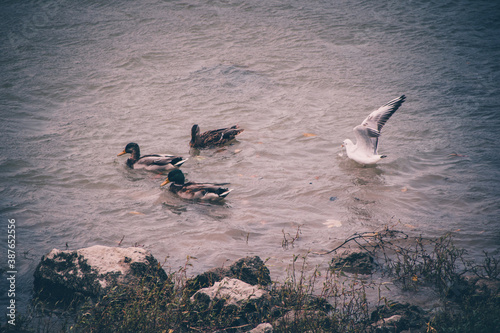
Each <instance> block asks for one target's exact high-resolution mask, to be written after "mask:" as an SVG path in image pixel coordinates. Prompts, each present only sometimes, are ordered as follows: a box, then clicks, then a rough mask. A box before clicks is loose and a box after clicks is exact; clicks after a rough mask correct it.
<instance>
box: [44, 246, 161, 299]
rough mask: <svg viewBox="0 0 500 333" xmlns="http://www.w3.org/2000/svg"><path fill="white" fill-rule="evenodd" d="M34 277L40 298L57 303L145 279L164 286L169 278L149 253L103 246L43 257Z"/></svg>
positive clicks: (141, 250) (50, 253)
mask: <svg viewBox="0 0 500 333" xmlns="http://www.w3.org/2000/svg"><path fill="white" fill-rule="evenodd" d="M34 277H35V280H34V287H35V292H36V294H37V296H38V297H39V298H41V299H47V300H50V299H53V300H55V301H67V300H70V301H71V300H73V299H78V298H82V297H86V296H90V297H96V296H102V295H104V294H105V293H106V292H107V291H108V290H109V289H110V288H112V287H114V286H116V285H117V284H120V285H126V284H130V283H133V282H139V281H140V280H141V279H147V280H148V281H149V282H152V281H157V282H161V283H163V282H165V281H166V280H167V279H168V276H167V274H166V273H165V271H164V270H163V268H161V266H160V265H159V264H158V261H157V260H156V259H155V258H154V257H153V256H152V255H151V253H150V252H149V251H147V250H145V249H143V248H138V247H130V248H118V247H106V246H100V245H96V246H92V247H89V248H84V249H79V250H75V251H62V250H58V249H53V250H52V251H50V252H49V253H48V254H46V255H44V256H43V257H42V260H41V262H40V263H39V264H38V266H37V268H36V270H35V273H34Z"/></svg>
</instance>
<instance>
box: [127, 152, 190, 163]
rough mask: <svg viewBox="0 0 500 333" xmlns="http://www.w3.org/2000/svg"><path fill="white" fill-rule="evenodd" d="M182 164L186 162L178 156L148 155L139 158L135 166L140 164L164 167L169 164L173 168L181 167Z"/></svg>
mask: <svg viewBox="0 0 500 333" xmlns="http://www.w3.org/2000/svg"><path fill="white" fill-rule="evenodd" d="M184 162H186V160H185V159H183V158H182V157H180V156H175V155H167V154H150V155H144V156H141V158H139V160H138V161H137V162H136V164H141V165H143V166H152V165H157V166H165V165H168V164H171V165H173V166H181V165H182V164H183V163H184Z"/></svg>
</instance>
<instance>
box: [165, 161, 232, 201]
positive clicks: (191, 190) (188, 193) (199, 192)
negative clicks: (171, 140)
mask: <svg viewBox="0 0 500 333" xmlns="http://www.w3.org/2000/svg"><path fill="white" fill-rule="evenodd" d="M168 183H171V185H170V191H171V192H172V193H175V194H177V195H178V196H179V197H181V198H183V199H189V200H193V199H194V200H205V201H217V200H222V199H224V198H225V197H226V196H227V195H228V194H229V192H231V191H232V190H231V189H228V188H226V187H223V186H224V185H227V184H228V183H219V184H214V183H195V182H188V183H186V179H185V177H184V173H182V171H181V170H179V169H176V170H172V171H170V172H169V173H168V177H167V179H166V180H165V181H164V182H163V183H162V184H161V185H160V186H165V185H167V184H168Z"/></svg>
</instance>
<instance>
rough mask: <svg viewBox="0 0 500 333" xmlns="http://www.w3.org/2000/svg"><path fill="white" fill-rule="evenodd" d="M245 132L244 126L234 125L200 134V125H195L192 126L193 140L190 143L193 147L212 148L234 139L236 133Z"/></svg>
mask: <svg viewBox="0 0 500 333" xmlns="http://www.w3.org/2000/svg"><path fill="white" fill-rule="evenodd" d="M241 132H243V129H242V128H239V127H238V125H234V126H232V127H229V128H221V129H217V130H210V131H207V132H204V133H202V134H200V127H199V126H198V125H193V127H192V128H191V141H190V142H189V145H190V146H191V147H193V148H210V147H215V146H222V145H224V144H226V143H228V142H229V141H231V140H234V138H235V137H236V135H238V134H240V133H241Z"/></svg>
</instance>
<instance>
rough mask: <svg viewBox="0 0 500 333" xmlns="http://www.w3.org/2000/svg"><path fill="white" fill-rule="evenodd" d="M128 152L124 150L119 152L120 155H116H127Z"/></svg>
mask: <svg viewBox="0 0 500 333" xmlns="http://www.w3.org/2000/svg"><path fill="white" fill-rule="evenodd" d="M126 153H127V152H126V151H125V150H124V151H122V152H121V153H119V154H118V155H116V156H122V155H125V154H126Z"/></svg>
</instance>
